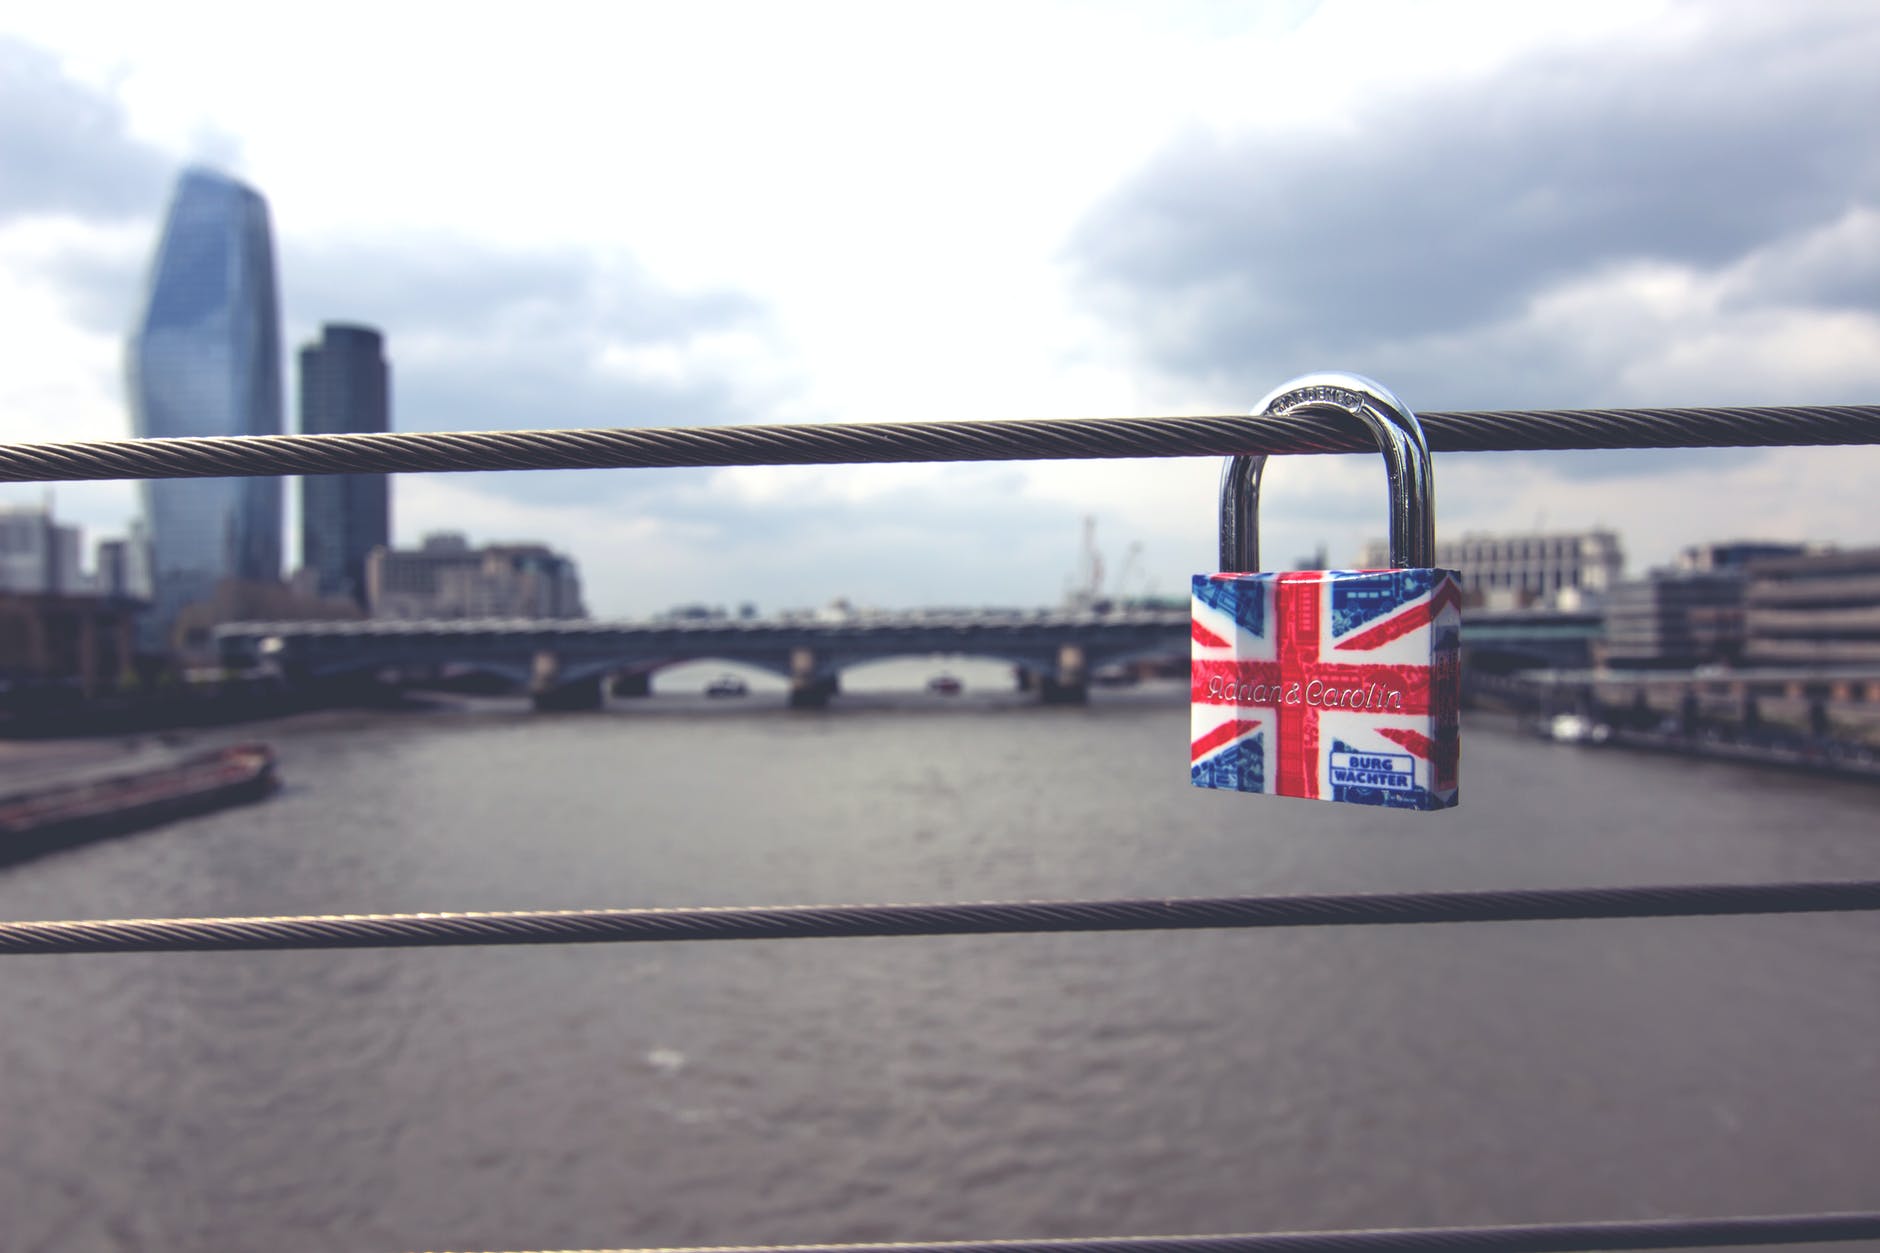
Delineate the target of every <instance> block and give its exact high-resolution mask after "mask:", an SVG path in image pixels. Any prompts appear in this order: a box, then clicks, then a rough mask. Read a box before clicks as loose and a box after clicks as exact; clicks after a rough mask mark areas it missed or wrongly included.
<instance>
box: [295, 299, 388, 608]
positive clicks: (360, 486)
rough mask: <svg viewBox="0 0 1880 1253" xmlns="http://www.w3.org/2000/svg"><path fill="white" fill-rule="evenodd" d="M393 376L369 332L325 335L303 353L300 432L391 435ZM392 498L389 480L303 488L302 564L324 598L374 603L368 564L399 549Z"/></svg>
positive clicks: (341, 477) (338, 329) (362, 477)
mask: <svg viewBox="0 0 1880 1253" xmlns="http://www.w3.org/2000/svg"><path fill="white" fill-rule="evenodd" d="M390 379H391V371H390V369H389V367H387V365H386V364H385V341H384V339H383V338H382V337H381V336H380V335H379V333H378V332H377V331H375V330H373V329H372V328H371V327H367V326H336V325H333V324H331V323H329V324H327V325H326V326H323V327H321V328H320V340H319V342H318V343H313V344H308V345H306V346H305V347H303V348H302V349H301V350H300V430H301V433H302V434H305V435H346V434H358V433H365V432H371V431H385V430H390V429H391V427H390V417H391V387H390ZM391 538H392V537H391V493H390V489H389V487H388V481H387V476H386V475H383V474H323V475H312V476H309V477H307V478H304V479H302V480H300V561H301V564H302V565H303V566H305V567H306V568H307V569H308V570H311V571H314V572H315V573H316V574H317V576H318V580H319V582H318V586H319V592H320V595H322V596H346V597H350V598H351V599H353V600H355V601H357V602H358V603H359V604H360V605H361V606H362V607H363V606H364V605H365V603H366V557H367V556H368V555H370V554H371V552H372V550H373V549H374V548H378V547H381V546H383V545H389V544H390V543H391Z"/></svg>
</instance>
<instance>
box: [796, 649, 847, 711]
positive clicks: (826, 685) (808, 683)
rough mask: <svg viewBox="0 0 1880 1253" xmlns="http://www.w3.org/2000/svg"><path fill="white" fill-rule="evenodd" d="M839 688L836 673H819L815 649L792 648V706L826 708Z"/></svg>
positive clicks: (798, 707)
mask: <svg viewBox="0 0 1880 1253" xmlns="http://www.w3.org/2000/svg"><path fill="white" fill-rule="evenodd" d="M839 690H841V685H840V684H838V683H837V682H836V676H835V675H833V674H819V673H817V669H816V652H815V650H814V649H810V648H793V649H791V650H790V708H792V709H823V708H826V707H827V706H828V704H829V698H830V697H832V696H834V695H835V694H836V692H838V691H839Z"/></svg>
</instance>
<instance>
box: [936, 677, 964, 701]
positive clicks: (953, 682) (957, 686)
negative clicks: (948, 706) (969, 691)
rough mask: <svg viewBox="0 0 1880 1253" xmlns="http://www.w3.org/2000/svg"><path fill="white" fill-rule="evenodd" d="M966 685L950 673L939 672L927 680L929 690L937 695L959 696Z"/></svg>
mask: <svg viewBox="0 0 1880 1253" xmlns="http://www.w3.org/2000/svg"><path fill="white" fill-rule="evenodd" d="M965 688H966V685H965V684H964V683H961V682H960V681H959V680H958V679H956V678H954V677H953V676H952V675H950V674H937V675H935V676H934V677H933V678H931V679H928V680H927V690H928V691H930V692H932V693H933V694H934V695H935V696H958V695H959V694H960V693H961V692H962V691H964V690H965Z"/></svg>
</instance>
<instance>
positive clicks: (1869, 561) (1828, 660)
mask: <svg viewBox="0 0 1880 1253" xmlns="http://www.w3.org/2000/svg"><path fill="white" fill-rule="evenodd" d="M1743 636H1744V645H1743V659H1744V661H1746V662H1749V663H1752V664H1755V665H1759V666H1769V665H1779V666H1835V667H1847V666H1863V667H1870V668H1871V667H1880V548H1856V549H1848V550H1844V551H1840V552H1825V553H1811V554H1806V555H1802V556H1793V557H1777V558H1772V559H1766V560H1761V561H1753V562H1751V563H1750V565H1749V567H1748V584H1747V587H1746V588H1745V590H1744V595H1743Z"/></svg>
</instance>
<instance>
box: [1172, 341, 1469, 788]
mask: <svg viewBox="0 0 1880 1253" xmlns="http://www.w3.org/2000/svg"><path fill="white" fill-rule="evenodd" d="M1255 413H1256V414H1258V415H1262V416H1268V417H1280V416H1286V415H1293V414H1316V415H1338V416H1349V417H1353V418H1357V419H1358V420H1359V421H1361V422H1363V423H1364V425H1365V426H1366V427H1367V428H1369V429H1370V431H1371V432H1372V433H1373V434H1374V435H1375V436H1376V437H1377V441H1378V445H1379V447H1380V448H1381V449H1382V450H1383V453H1384V461H1385V464H1386V465H1387V467H1388V468H1389V472H1390V564H1391V567H1392V568H1391V569H1389V570H1302V571H1294V572H1289V573H1283V574H1282V573H1241V572H1242V571H1253V570H1257V569H1258V568H1259V564H1260V547H1259V545H1260V539H1259V507H1260V474H1261V471H1262V469H1263V468H1264V466H1265V462H1266V458H1265V457H1264V456H1253V455H1248V456H1239V457H1234V458H1232V459H1230V460H1229V461H1228V463H1227V468H1226V471H1225V473H1224V475H1223V477H1222V480H1221V569H1222V571H1223V573H1220V574H1198V575H1196V576H1195V577H1194V602H1193V608H1194V615H1193V628H1192V632H1191V634H1192V638H1193V667H1192V668H1193V675H1192V682H1191V688H1190V695H1191V709H1192V720H1193V736H1192V743H1191V745H1190V755H1189V770H1190V776H1191V778H1192V779H1193V781H1194V783H1195V785H1196V786H1198V787H1212V788H1231V789H1234V790H1236V791H1241V792H1264V793H1267V794H1270V795H1278V796H1297V797H1305V798H1310V799H1314V800H1328V801H1347V802H1353V803H1356V804H1361V805H1383V806H1388V807H1391V808H1395V809H1421V810H1429V809H1447V808H1449V807H1451V806H1453V805H1454V804H1455V803H1456V800H1457V787H1456V767H1457V758H1458V756H1459V748H1460V744H1459V740H1458V731H1459V727H1458V722H1459V709H1460V705H1461V694H1462V693H1461V653H1460V648H1461V634H1462V589H1461V582H1460V580H1459V577H1458V575H1457V574H1456V572H1455V571H1453V570H1438V569H1435V568H1433V567H1434V562H1435V553H1436V524H1435V514H1434V504H1433V500H1432V497H1433V492H1432V487H1431V470H1430V451H1429V445H1428V443H1427V442H1426V441H1425V440H1424V438H1423V429H1422V427H1420V426H1419V425H1418V424H1417V420H1416V415H1415V414H1413V413H1411V412H1410V410H1409V409H1407V408H1405V407H1404V406H1403V405H1402V404H1401V403H1400V402H1399V401H1398V400H1397V398H1396V397H1394V396H1392V395H1391V394H1390V393H1389V392H1388V391H1386V390H1385V389H1384V388H1382V387H1380V386H1379V385H1378V384H1376V383H1374V382H1372V381H1371V380H1369V379H1366V378H1360V377H1359V376H1357V375H1355V374H1331V373H1327V374H1308V375H1306V376H1305V377H1303V378H1298V379H1295V380H1293V381H1292V382H1290V383H1288V384H1286V385H1285V386H1284V387H1281V388H1279V389H1278V390H1276V391H1274V392H1273V393H1272V394H1270V395H1269V396H1267V398H1266V399H1265V400H1263V401H1261V402H1260V405H1259V407H1258V408H1257V409H1256V410H1255Z"/></svg>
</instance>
